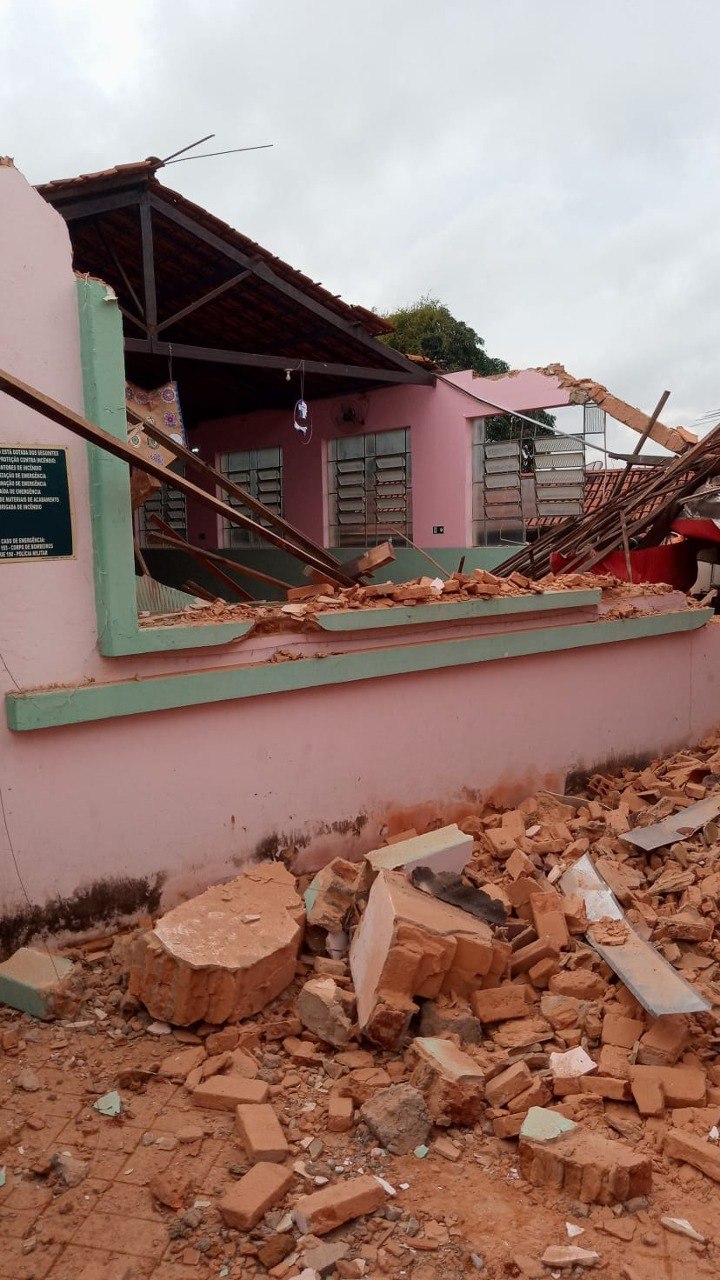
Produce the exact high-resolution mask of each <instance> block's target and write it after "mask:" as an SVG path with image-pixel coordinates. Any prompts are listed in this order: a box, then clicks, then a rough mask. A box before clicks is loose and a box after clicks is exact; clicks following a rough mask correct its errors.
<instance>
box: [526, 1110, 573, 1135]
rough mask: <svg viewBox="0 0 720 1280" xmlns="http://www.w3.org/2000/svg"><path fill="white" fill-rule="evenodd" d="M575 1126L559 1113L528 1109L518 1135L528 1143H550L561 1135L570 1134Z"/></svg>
mask: <svg viewBox="0 0 720 1280" xmlns="http://www.w3.org/2000/svg"><path fill="white" fill-rule="evenodd" d="M576 1128H577V1125H576V1124H574V1123H573V1121H572V1120H567V1119H566V1118H565V1116H561V1115H560V1112H559V1111H549V1110H548V1109H547V1107H530V1109H529V1111H528V1113H527V1115H526V1116H525V1119H524V1120H523V1122H522V1127H521V1129H520V1135H521V1136H522V1137H523V1138H526V1139H527V1140H528V1141H529V1142H552V1140H553V1139H554V1138H559V1137H560V1134H561V1133H570V1131H571V1129H576Z"/></svg>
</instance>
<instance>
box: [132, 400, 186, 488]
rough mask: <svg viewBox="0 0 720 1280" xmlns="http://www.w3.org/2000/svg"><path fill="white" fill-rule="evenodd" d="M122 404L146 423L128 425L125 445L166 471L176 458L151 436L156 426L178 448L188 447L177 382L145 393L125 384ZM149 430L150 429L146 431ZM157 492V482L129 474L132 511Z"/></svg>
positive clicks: (133, 473) (140, 475) (142, 475)
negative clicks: (175, 443)
mask: <svg viewBox="0 0 720 1280" xmlns="http://www.w3.org/2000/svg"><path fill="white" fill-rule="evenodd" d="M125 401H126V403H127V406H128V408H129V409H132V410H134V412H135V413H137V414H139V415H140V417H142V418H144V419H145V423H146V424H147V425H146V426H141V425H140V424H139V423H136V422H130V421H128V444H129V445H132V447H133V449H137V451H138V453H139V454H140V456H141V457H143V458H148V459H149V460H150V461H151V462H155V463H156V464H157V465H158V466H159V467H169V466H170V464H171V462H174V461H175V458H176V454H174V453H172V452H171V450H170V449H169V448H167V446H165V445H162V444H160V443H159V442H158V441H157V440H155V439H154V438H153V436H152V435H151V430H152V427H153V426H155V425H157V426H158V427H159V429H160V430H161V431H164V432H165V434H166V435H168V436H172V438H173V440H177V442H178V444H184V445H185V446H186V447H187V436H186V434H185V424H184V423H183V417H182V411H181V409H180V400H179V397H178V389H177V383H176V382H166V383H164V384H163V386H161V387H156V388H155V389H154V390H153V391H144V390H143V389H142V387H136V386H134V385H133V383H132V382H128V383H126V384H125ZM148 428H149V429H148ZM159 488H160V481H159V480H157V479H156V478H155V477H154V476H149V475H147V474H146V473H145V472H144V471H135V470H133V471H131V473H130V494H131V498H132V506H133V510H135V509H136V508H137V507H141V506H142V505H143V503H144V502H147V500H148V498H149V497H150V495H151V494H153V493H155V492H157V490H158V489H159Z"/></svg>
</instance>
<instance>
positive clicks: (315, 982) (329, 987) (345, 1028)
mask: <svg viewBox="0 0 720 1280" xmlns="http://www.w3.org/2000/svg"><path fill="white" fill-rule="evenodd" d="M340 991H341V988H340V987H338V985H337V983H336V982H335V980H334V978H330V977H326V978H310V979H309V980H308V981H307V982H306V983H305V986H304V987H303V988H302V990H301V991H300V994H299V996H298V1002H297V1012H298V1017H299V1019H300V1021H301V1022H302V1024H303V1026H304V1027H307V1029H308V1031H314V1032H315V1035H316V1036H319V1037H320V1039H321V1040H324V1041H325V1042H326V1043H327V1044H333V1045H335V1047H336V1048H342V1047H343V1046H344V1045H346V1044H347V1042H348V1040H349V1039H350V1033H351V1031H352V1023H351V1021H350V1019H349V1017H348V1015H347V1013H346V1012H345V1006H344V1004H343V1002H342V999H341V997H340Z"/></svg>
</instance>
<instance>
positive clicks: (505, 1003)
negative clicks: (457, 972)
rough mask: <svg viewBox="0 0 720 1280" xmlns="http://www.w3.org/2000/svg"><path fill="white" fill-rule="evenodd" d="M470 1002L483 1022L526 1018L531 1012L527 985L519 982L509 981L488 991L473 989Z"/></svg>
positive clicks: (477, 1016) (474, 1011)
mask: <svg viewBox="0 0 720 1280" xmlns="http://www.w3.org/2000/svg"><path fill="white" fill-rule="evenodd" d="M470 1003H471V1005H472V1007H473V1013H474V1014H475V1017H476V1018H479V1019H480V1021H481V1022H506V1021H507V1020H508V1019H509V1018H526V1017H527V1015H528V1013H529V1012H530V1008H529V1003H528V990H527V987H525V986H520V985H519V984H518V983H511V982H507V983H504V984H503V985H502V986H501V987H491V988H490V990H488V991H473V993H472V995H471V996H470Z"/></svg>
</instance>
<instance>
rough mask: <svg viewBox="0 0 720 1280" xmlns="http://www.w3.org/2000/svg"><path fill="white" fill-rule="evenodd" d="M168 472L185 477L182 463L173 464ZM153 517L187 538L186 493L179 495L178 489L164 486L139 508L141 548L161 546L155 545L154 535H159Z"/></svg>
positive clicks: (138, 531)
mask: <svg viewBox="0 0 720 1280" xmlns="http://www.w3.org/2000/svg"><path fill="white" fill-rule="evenodd" d="M168 471H174V472H175V473H176V475H179V476H184V475H185V467H184V464H183V463H182V462H171V464H170V466H169V467H168ZM151 515H157V516H160V519H161V520H164V521H165V523H166V524H169V525H170V527H171V529H174V530H175V532H176V533H179V534H180V536H181V537H182V538H187V502H186V499H185V494H184V493H179V492H178V490H177V489H171V488H170V486H169V485H167V484H164V485H162V486H161V487H160V488H159V489H158V490H157V491H156V492H155V493H153V494H151V495H150V497H149V498H148V499H147V501H146V502H144V503H143V505H142V506H141V507H140V508H138V512H137V533H138V542H139V543H140V546H141V547H149V546H153V545H154V546H156V547H157V546H160V545H161V544H160V543H158V542H155V543H153V533H157V529H155V526H154V525H153V524H152V523H151V521H150V516H151Z"/></svg>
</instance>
